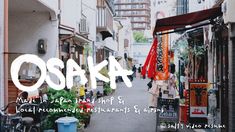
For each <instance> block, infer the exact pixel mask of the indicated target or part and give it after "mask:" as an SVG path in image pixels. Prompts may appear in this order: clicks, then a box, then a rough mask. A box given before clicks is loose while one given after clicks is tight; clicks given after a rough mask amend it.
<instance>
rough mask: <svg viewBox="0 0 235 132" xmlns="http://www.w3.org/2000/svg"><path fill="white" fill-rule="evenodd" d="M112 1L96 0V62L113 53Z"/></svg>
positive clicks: (114, 47)
mask: <svg viewBox="0 0 235 132" xmlns="http://www.w3.org/2000/svg"><path fill="white" fill-rule="evenodd" d="M114 13H115V12H114V3H113V1H112V0H97V14H96V42H95V52H96V63H100V62H102V61H103V60H105V59H107V58H108V57H109V56H110V55H114V52H115V49H116V47H117V45H115V44H114V42H113V37H114V35H115V33H114V29H113V21H114V20H113V17H114Z"/></svg>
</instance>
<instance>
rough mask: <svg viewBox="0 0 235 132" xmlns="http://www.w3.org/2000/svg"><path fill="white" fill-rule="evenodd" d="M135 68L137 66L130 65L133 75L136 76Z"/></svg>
mask: <svg viewBox="0 0 235 132" xmlns="http://www.w3.org/2000/svg"><path fill="white" fill-rule="evenodd" d="M136 70H137V68H136V67H135V65H134V66H133V67H132V71H133V77H136Z"/></svg>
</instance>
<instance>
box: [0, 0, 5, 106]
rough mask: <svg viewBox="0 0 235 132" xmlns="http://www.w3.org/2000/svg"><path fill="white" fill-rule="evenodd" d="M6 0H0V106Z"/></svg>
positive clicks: (0, 102)
mask: <svg viewBox="0 0 235 132" xmlns="http://www.w3.org/2000/svg"><path fill="white" fill-rule="evenodd" d="M3 49H4V0H0V107H3V105H4V57H3V52H4V50H3Z"/></svg>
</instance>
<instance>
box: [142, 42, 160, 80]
mask: <svg viewBox="0 0 235 132" xmlns="http://www.w3.org/2000/svg"><path fill="white" fill-rule="evenodd" d="M157 45H158V40H157V38H154V41H153V45H152V47H151V49H150V51H149V53H148V56H147V58H146V61H145V63H144V65H143V67H142V71H141V74H142V76H145V75H146V72H147V70H148V78H152V77H154V76H155V74H156V56H157Z"/></svg>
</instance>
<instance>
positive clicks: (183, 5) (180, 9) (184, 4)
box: [176, 0, 196, 15]
mask: <svg viewBox="0 0 235 132" xmlns="http://www.w3.org/2000/svg"><path fill="white" fill-rule="evenodd" d="M194 1H196V0H194ZM176 12H177V15H182V14H186V13H188V12H189V0H177V10H176Z"/></svg>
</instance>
